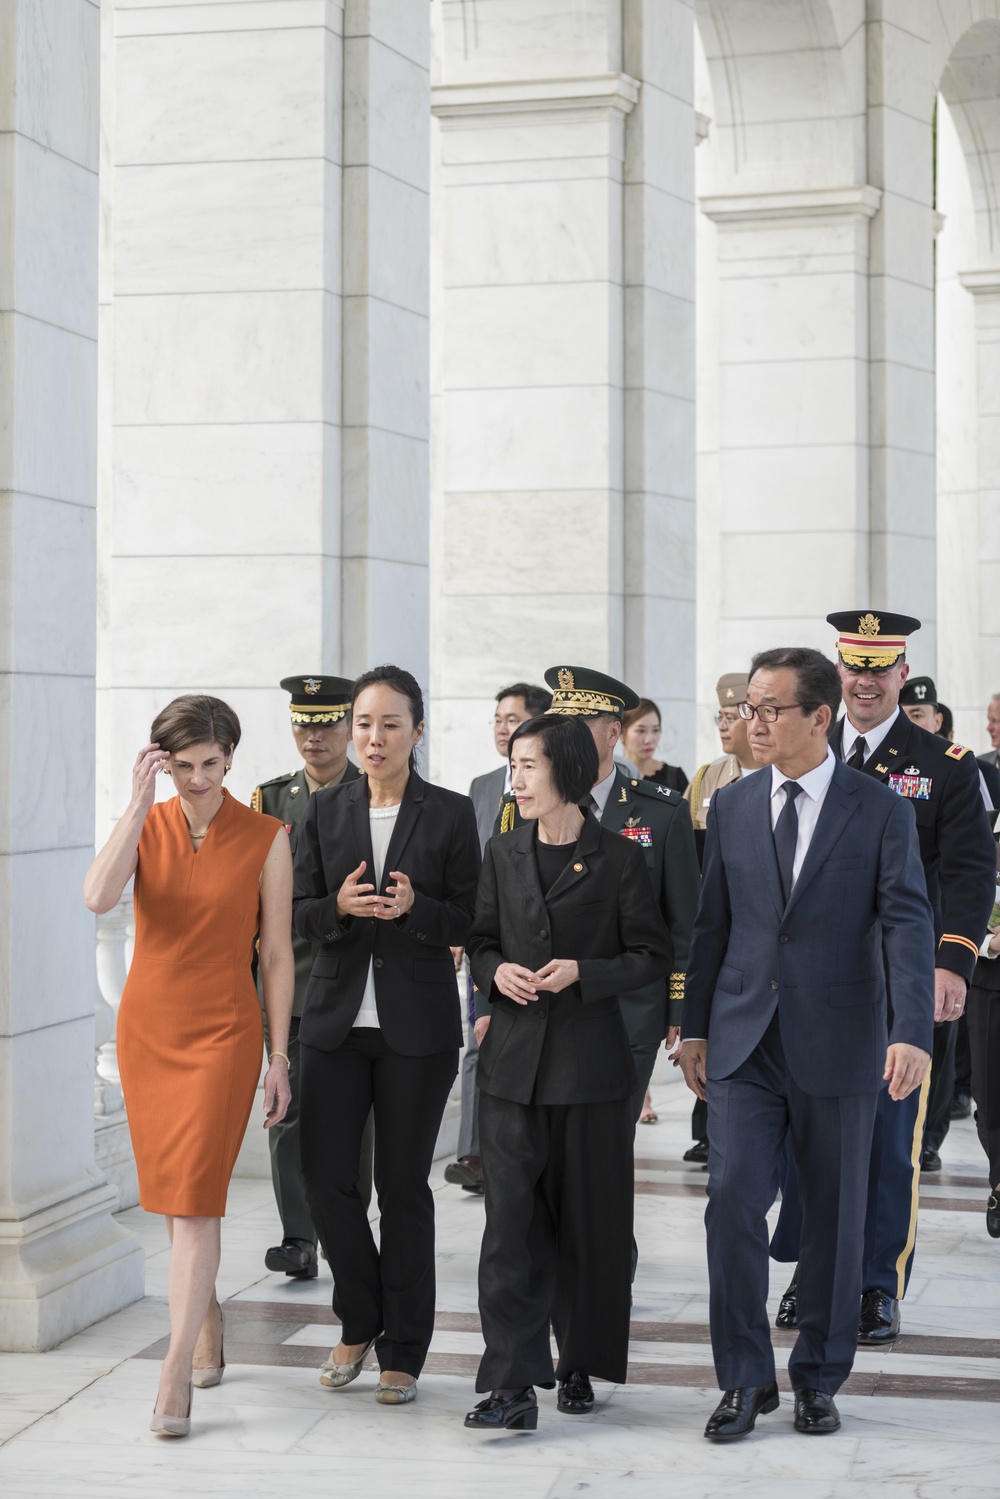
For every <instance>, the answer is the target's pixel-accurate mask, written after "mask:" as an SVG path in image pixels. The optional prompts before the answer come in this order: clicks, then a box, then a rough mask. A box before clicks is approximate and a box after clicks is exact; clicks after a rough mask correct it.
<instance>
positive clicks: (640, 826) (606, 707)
mask: <svg viewBox="0 0 1000 1499" xmlns="http://www.w3.org/2000/svg"><path fill="white" fill-rule="evenodd" d="M545 681H546V684H547V686H549V687H551V688H552V706H551V708H549V710H548V711H549V713H572V714H579V715H581V716H583V717H593V716H597V715H600V714H610V715H612V716H613V717H615V718H618V719H620V718H621V717H622V715H623V714H624V713H625V712H626V711H628V710H629V709H631V708H634V707H636V706H637V704H638V702H639V698H638V696H637V694H636V693H634V692H633V691H632V690H631V688H629V687H626V686H625V684H624V683H623V682H618V681H616V680H615V678H614V677H609V676H605V675H604V673H603V672H597V671H590V670H588V669H586V668H584V667H577V666H553V667H551V668H550V669H549V670H548V671H547V672H546V673H545ZM600 823H601V826H602V827H604V828H608V829H610V831H611V832H613V833H621V834H622V836H623V837H625V838H629V839H631V841H632V842H633V843H636V844H638V846H639V848H640V849H641V850H642V854H643V858H644V860H645V864H646V872H647V874H648V875H649V878H650V881H651V883H652V886H653V894H654V896H655V897H656V903H657V905H658V906H659V908H660V911H661V913H662V915H663V918H664V920H665V921H666V923H667V927H668V930H669V932H670V940H671V943H672V944H673V961H672V964H671V971H670V977H669V980H667V981H664V980H662V979H661V980H658V981H657V982H656V983H655V984H647V985H646V986H645V987H644V988H642V989H634V990H633V991H632V992H631V993H629V994H623V995H622V996H621V1011H622V1016H623V1018H624V1020H625V1029H626V1031H627V1032H628V1038H629V1044H630V1045H631V1048H632V1058H633V1061H634V1063H635V1070H636V1078H637V1084H636V1091H635V1094H634V1096H633V1100H632V1105H633V1116H634V1118H635V1119H636V1120H637V1119H638V1118H639V1115H640V1114H641V1112H642V1106H643V1102H644V1100H645V1097H646V1089H647V1088H648V1086H649V1079H650V1077H651V1076H652V1072H653V1067H654V1065H655V1062H656V1056H657V1052H658V1051H659V1049H660V1047H661V1046H662V1045H663V1042H664V1040H665V1038H666V1035H667V1030H668V1028H669V1026H671V1025H679V1024H680V1014H681V1004H682V1001H683V999H684V973H685V969H686V966H687V955H688V947H689V945H690V942H691V928H692V926H693V925H694V917H695V912H696V911H697V909H698V888H699V884H700V875H699V870H698V855H697V852H696V850H695V843H694V832H693V830H692V827H691V814H690V812H689V811H688V805H687V802H686V801H685V799H684V797H683V796H682V795H681V794H680V792H678V791H672V790H671V789H670V788H669V787H667V786H661V785H660V784H659V783H657V782H655V781H639V780H635V779H634V778H633V777H632V776H629V775H626V773H625V772H624V771H623V770H622V769H621V768H620V767H619V768H618V769H617V771H616V776H615V781H614V784H613V786H612V788H611V792H610V795H609V796H608V799H607V802H606V803H605V807H604V811H603V813H602V814H601V818H600ZM520 825H521V817H520V815H519V813H518V810H517V803H516V802H515V800H514V798H513V796H512V795H508V796H505V797H504V798H503V800H502V801H501V803H500V812H499V816H498V819H497V824H496V831H497V832H500V833H508V832H510V831H511V830H512V829H513V828H515V827H519V826H520Z"/></svg>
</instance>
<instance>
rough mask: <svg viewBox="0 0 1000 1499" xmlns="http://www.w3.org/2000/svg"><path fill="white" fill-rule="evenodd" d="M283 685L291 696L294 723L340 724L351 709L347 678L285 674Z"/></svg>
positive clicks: (351, 687)
mask: <svg viewBox="0 0 1000 1499" xmlns="http://www.w3.org/2000/svg"><path fill="white" fill-rule="evenodd" d="M281 686H282V687H283V688H284V690H285V692H290V693H291V695H292V701H291V703H290V704H289V706H290V708H291V712H292V723H339V722H340V720H341V719H342V718H346V717H347V715H348V713H350V711H351V693H352V692H353V691H354V683H353V682H352V681H350V680H349V679H348V678H347V677H282V679H281Z"/></svg>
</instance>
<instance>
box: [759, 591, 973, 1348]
mask: <svg viewBox="0 0 1000 1499" xmlns="http://www.w3.org/2000/svg"><path fill="white" fill-rule="evenodd" d="M827 621H828V622H829V623H830V624H831V625H833V627H834V629H836V630H837V631H838V640H837V654H838V660H839V669H840V676H841V680H842V682H843V688H844V706H845V708H846V710H847V711H846V714H845V716H844V717H843V718H841V719H840V721H839V723H838V724H837V726H836V728H835V729H834V730H833V732H832V734H831V736H830V747H831V749H832V750H833V752H834V754H835V755H837V756H838V757H839V758H840V759H842V760H844V761H845V762H846V763H847V764H848V765H850V766H852V767H853V768H854V769H856V770H858V771H860V772H861V773H862V774H864V775H870V776H874V777H875V778H876V779H877V780H880V781H882V782H883V784H885V785H887V786H888V787H889V788H890V790H892V791H895V792H897V794H898V795H899V796H904V797H906V798H907V800H908V801H909V802H910V804H911V806H912V807H913V810H914V813H915V815H916V820H917V833H918V835H919V839H920V856H921V860H922V862H923V866H924V874H925V876H926V879H927V894H928V896H929V897H930V902H931V907H932V909H933V911H934V922H935V940H936V943H937V956H936V960H935V962H936V967H935V971H934V980H935V1020H936V1021H937V1022H938V1023H939V1025H940V1024H941V1023H946V1022H949V1021H954V1020H957V1019H958V1017H959V1015H961V1013H962V1011H963V1009H964V1007H965V996H966V991H967V989H968V986H969V982H970V980H971V978H972V975H973V971H974V969H975V966H976V960H977V958H978V957H979V945H980V943H981V942H982V940H983V933H984V932H985V931H986V926H987V922H988V920H989V916H990V912H991V910H992V908H993V900H994V892H995V889H996V878H995V876H996V850H995V846H994V843H993V835H992V832H991V829H990V824H989V820H988V818H987V815H986V809H985V807H984V805H983V799H982V796H981V794H980V787H979V773H978V765H977V763H976V757H975V755H974V754H972V752H971V751H970V750H968V749H965V748H964V747H963V746H962V745H960V744H949V743H948V741H947V740H945V739H941V738H940V737H939V736H938V735H936V734H933V733H929V732H928V731H927V730H926V729H923V728H921V727H920V726H919V724H915V723H913V722H911V720H910V719H909V718H908V717H907V715H906V713H905V712H904V711H903V710H902V709H901V708H900V706H899V703H900V696H901V693H902V690H903V686H904V683H905V682H906V679H907V677H908V675H909V667H908V665H907V663H906V641H907V637H908V636H909V635H911V634H913V632H914V631H915V630H919V628H920V621H919V620H918V619H914V618H912V617H911V616H909V615H905V614H889V613H888V612H886V611H884V610H883V611H876V610H871V609H860V610H857V609H855V610H848V611H846V612H843V613H837V614H828V615H827ZM889 1002H890V1005H891V1003H892V995H891V994H890V995H889ZM929 1085H930V1075H928V1077H926V1078H925V1079H924V1083H923V1086H922V1087H921V1088H920V1089H919V1090H917V1091H915V1092H914V1093H912V1094H911V1095H910V1097H909V1098H908V1099H905V1100H903V1101H902V1102H901V1103H894V1102H891V1101H890V1100H889V1096H888V1091H887V1090H886V1089H883V1091H882V1092H881V1093H880V1094H879V1101H878V1109H877V1112H876V1118H875V1136H874V1140H873V1142H872V1158H871V1169H870V1174H869V1189H868V1214H867V1220H866V1223H865V1251H864V1255H865V1271H864V1281H863V1287H864V1289H863V1294H862V1298H861V1315H860V1324H859V1340H860V1342H861V1343H863V1344H865V1345H868V1346H880V1345H881V1344H884V1343H891V1342H894V1341H895V1339H896V1338H897V1337H898V1336H899V1324H900V1312H899V1303H900V1301H901V1300H902V1298H903V1295H904V1294H905V1291H906V1287H907V1284H908V1282H909V1278H910V1270H911V1268H912V1265H913V1251H914V1245H915V1242H916V1229H917V1195H918V1189H919V1183H920V1166H919V1161H920V1147H921V1142H922V1139H923V1132H924V1120H925V1115H926V1108H927V1094H928V1089H929ZM800 1226H801V1211H800V1209H799V1203H798V1192H797V1189H796V1183H795V1180H794V1170H792V1171H790V1172H789V1173H787V1174H786V1178H785V1183H784V1185H783V1189H782V1204H781V1214H780V1216H779V1219H778V1224H777V1227H776V1228H775V1231H774V1236H773V1238H772V1240H771V1255H772V1257H773V1258H774V1259H776V1260H789V1261H795V1260H797V1259H798V1241H799V1230H800ZM795 1314H796V1286H795V1280H794V1278H793V1281H792V1284H791V1285H790V1286H789V1288H788V1290H787V1291H786V1292H785V1295H784V1296H783V1297H782V1301H781V1306H780V1309H779V1312H778V1317H777V1325H778V1326H779V1327H794V1326H795Z"/></svg>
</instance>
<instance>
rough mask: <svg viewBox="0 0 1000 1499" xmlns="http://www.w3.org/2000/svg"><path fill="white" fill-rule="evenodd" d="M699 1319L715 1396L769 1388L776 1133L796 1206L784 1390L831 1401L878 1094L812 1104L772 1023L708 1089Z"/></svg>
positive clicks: (844, 1348)
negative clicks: (791, 1343)
mask: <svg viewBox="0 0 1000 1499" xmlns="http://www.w3.org/2000/svg"><path fill="white" fill-rule="evenodd" d="M707 1093H708V1140H709V1156H708V1208H707V1210H706V1212H705V1226H706V1229H707V1234H708V1278H709V1323H710V1327H711V1333H712V1352H713V1355H714V1358H715V1371H716V1377H717V1379H718V1382H719V1388H720V1389H722V1390H735V1389H741V1388H744V1387H746V1386H748V1385H763V1384H769V1383H770V1382H771V1381H772V1380H773V1379H774V1350H773V1348H772V1346H771V1333H770V1324H769V1321H768V1316H767V1292H768V1243H767V1212H768V1209H769V1208H770V1207H771V1204H772V1203H773V1202H774V1199H775V1197H776V1195H777V1191H778V1183H779V1176H780V1172H781V1168H782V1165H783V1159H784V1149H785V1140H786V1136H788V1137H790V1139H791V1150H792V1156H793V1158H794V1161H795V1167H796V1171H797V1173H798V1183H799V1191H800V1194H801V1199H802V1243H801V1253H800V1257H799V1289H798V1326H799V1335H798V1339H797V1341H796V1344H795V1347H794V1348H793V1350H792V1355H791V1358H790V1359H789V1361H788V1373H789V1377H790V1379H791V1382H792V1388H793V1389H809V1390H823V1391H825V1392H826V1393H827V1394H830V1395H833V1394H835V1393H836V1392H837V1390H838V1389H839V1388H840V1386H841V1385H842V1384H843V1382H844V1380H845V1379H846V1378H847V1376H848V1374H849V1373H850V1371H851V1365H852V1364H853V1362H854V1354H855V1350H856V1348H857V1342H858V1303H859V1302H860V1300H861V1275H862V1246H863V1237H864V1225H865V1206H866V1199H867V1194H868V1164H869V1160H870V1158H871V1148H872V1129H873V1126H874V1122H875V1103H876V1098H877V1096H878V1095H877V1094H875V1093H863V1094H860V1095H858V1096H856V1097H848V1098H816V1097H814V1096H813V1095H812V1094H809V1093H804V1092H803V1091H802V1089H801V1088H800V1087H799V1086H798V1085H797V1083H796V1082H795V1080H794V1078H793V1077H792V1076H791V1074H790V1073H789V1071H788V1067H787V1065H786V1063H785V1057H784V1051H783V1049H782V1045H781V1033H780V1029H779V1025H778V1020H777V1016H775V1019H774V1020H773V1021H772V1023H771V1025H770V1026H769V1027H768V1029H767V1031H766V1033H765V1035H764V1037H763V1039H762V1040H761V1042H760V1044H759V1045H758V1046H757V1048H756V1050H755V1051H754V1052H753V1053H752V1054H751V1055H750V1057H749V1058H748V1059H747V1061H745V1062H744V1063H743V1065H742V1067H738V1068H737V1070H736V1071H735V1072H734V1073H733V1074H732V1075H731V1076H730V1077H727V1078H724V1079H721V1080H712V1081H711V1082H710V1083H709V1084H708V1089H707Z"/></svg>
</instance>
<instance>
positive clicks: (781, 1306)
mask: <svg viewBox="0 0 1000 1499" xmlns="http://www.w3.org/2000/svg"><path fill="white" fill-rule="evenodd" d="M798 1301H799V1267H798V1265H796V1267H795V1274H794V1275H793V1276H792V1279H791V1281H790V1283H789V1286H788V1289H787V1291H786V1292H785V1294H784V1296H782V1298H781V1300H780V1301H779V1302H778V1312H777V1315H776V1317H775V1319H774V1325H775V1327H783V1328H785V1330H786V1331H787V1330H788V1329H789V1328H796V1327H798V1325H799V1322H798V1310H799V1309H798Z"/></svg>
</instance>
